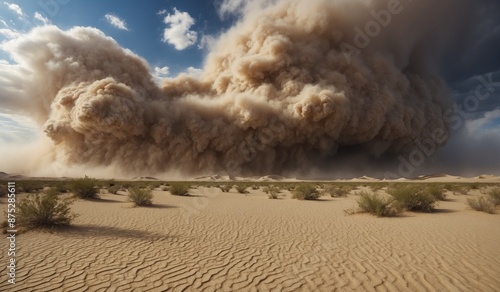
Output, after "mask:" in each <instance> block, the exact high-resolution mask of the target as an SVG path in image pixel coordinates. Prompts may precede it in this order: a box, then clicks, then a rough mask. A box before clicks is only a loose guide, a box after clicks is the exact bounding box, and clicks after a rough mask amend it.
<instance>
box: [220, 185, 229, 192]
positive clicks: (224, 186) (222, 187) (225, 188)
mask: <svg viewBox="0 0 500 292" xmlns="http://www.w3.org/2000/svg"><path fill="white" fill-rule="evenodd" d="M219 189H221V191H222V192H223V193H227V192H229V191H230V190H231V186H227V185H220V186H219Z"/></svg>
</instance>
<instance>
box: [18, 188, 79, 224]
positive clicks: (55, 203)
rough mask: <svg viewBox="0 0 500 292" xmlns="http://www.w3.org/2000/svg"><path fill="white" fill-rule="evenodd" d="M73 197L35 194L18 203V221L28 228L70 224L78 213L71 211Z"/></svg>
mask: <svg viewBox="0 0 500 292" xmlns="http://www.w3.org/2000/svg"><path fill="white" fill-rule="evenodd" d="M72 203H73V199H71V198H69V197H64V198H62V197H60V196H57V195H53V194H35V195H30V196H29V197H27V198H24V199H22V200H21V202H20V203H19V204H18V205H17V212H18V217H17V220H18V221H17V222H18V224H19V225H20V226H22V227H25V228H27V229H31V228H37V227H42V228H46V227H55V226H64V225H69V224H70V222H71V220H73V219H74V218H76V216H77V215H75V214H72V213H71V212H70V205H71V204H72Z"/></svg>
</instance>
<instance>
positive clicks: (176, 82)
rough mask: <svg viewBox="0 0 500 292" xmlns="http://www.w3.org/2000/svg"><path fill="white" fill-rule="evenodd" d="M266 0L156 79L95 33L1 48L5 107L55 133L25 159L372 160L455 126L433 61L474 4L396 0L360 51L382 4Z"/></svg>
mask: <svg viewBox="0 0 500 292" xmlns="http://www.w3.org/2000/svg"><path fill="white" fill-rule="evenodd" d="M262 3H263V2H257V1H254V2H251V3H250V4H248V5H247V6H245V7H242V6H241V5H239V7H240V6H241V7H240V8H241V10H240V12H241V16H240V19H239V20H238V21H237V22H236V24H235V25H234V27H232V28H231V29H229V30H228V31H227V32H225V33H223V34H222V35H220V37H219V38H218V40H217V42H216V43H215V44H214V45H213V46H212V47H211V49H210V52H209V53H208V55H207V57H206V61H205V66H204V68H203V72H202V74H201V76H200V77H199V78H195V77H191V76H188V75H180V76H178V77H176V78H173V79H169V80H167V81H165V83H164V84H162V85H161V86H159V85H157V84H156V83H155V82H154V78H153V77H152V76H151V73H150V72H151V70H150V68H149V65H148V64H147V62H146V61H145V60H143V59H142V58H141V57H139V56H137V55H135V54H134V53H132V52H131V51H128V50H126V49H123V48H122V47H120V45H119V44H118V43H116V42H115V41H114V40H113V39H112V38H110V37H107V36H106V35H104V34H103V33H102V32H101V31H99V30H98V29H95V28H86V27H74V28H71V29H69V30H67V31H63V30H61V29H59V28H57V27H55V26H45V27H39V28H35V29H34V30H33V31H31V32H30V33H28V34H26V35H22V36H20V37H18V38H16V39H13V40H11V41H9V42H7V43H6V44H5V45H4V49H5V50H7V51H8V52H10V53H11V55H12V57H13V59H14V60H15V61H16V62H17V63H18V64H16V65H10V66H11V69H12V70H13V71H12V72H14V73H9V75H8V76H7V77H6V78H7V79H8V82H9V85H10V87H7V89H6V91H7V92H8V93H9V94H8V95H7V96H6V98H5V99H4V101H3V106H4V107H6V108H8V109H10V110H12V111H15V112H20V113H23V114H28V115H30V116H33V117H34V118H35V119H36V121H37V122H38V123H40V125H43V131H44V132H45V134H46V136H47V137H49V138H50V140H51V142H50V143H47V142H44V145H46V146H45V147H44V151H43V155H41V154H39V153H38V152H36V153H35V154H33V155H34V156H35V157H37V156H38V157H43V159H40V160H39V161H40V166H39V167H43V165H47V163H49V164H50V163H53V162H54V161H56V162H59V163H62V164H64V165H68V166H84V167H87V168H92V167H97V168H99V167H103V168H109V169H112V170H114V171H116V172H117V173H124V174H132V175H135V174H145V173H147V174H157V173H166V172H170V171H175V172H179V173H182V174H186V175H198V174H207V173H215V172H229V173H231V174H240V175H258V174H269V173H279V174H283V173H294V172H298V173H300V172H308V171H311V170H312V169H314V170H315V171H316V170H317V171H319V172H321V171H323V170H325V169H326V170H328V169H330V168H331V169H335V168H337V167H342V166H345V165H349V164H351V163H361V164H362V163H363V162H366V163H368V161H370V165H371V167H372V168H376V166H377V163H378V162H380V163H381V164H385V161H386V160H387V159H388V158H387V157H393V156H397V155H398V154H405V153H408V152H410V151H412V150H413V149H414V148H415V141H429V140H432V141H434V140H436V139H435V135H436V134H435V133H436V129H438V130H440V131H441V136H444V137H446V136H448V135H449V134H450V130H449V125H448V123H447V120H446V117H445V111H446V110H447V108H448V107H449V106H450V104H451V93H450V91H449V89H448V86H447V84H446V82H445V79H444V77H443V76H442V75H441V73H442V70H441V69H442V68H440V60H441V59H442V58H443V56H446V54H449V52H450V51H451V50H452V51H453V54H459V53H460V52H457V50H458V49H457V48H456V47H450V46H453V45H455V44H456V43H457V39H462V40H464V41H465V42H466V40H467V38H468V37H469V36H468V33H472V32H473V31H474V27H475V25H479V22H478V19H477V18H476V16H477V15H476V14H475V6H474V4H472V3H464V1H458V0H446V1H441V2H440V3H433V2H432V1H418V3H416V2H415V3H414V2H411V1H401V5H400V7H399V8H400V10H401V11H400V13H398V14H391V15H390V17H391V20H390V22H389V23H388V25H387V26H386V27H383V26H382V27H381V29H380V33H378V34H377V35H376V36H374V37H369V45H368V46H367V47H365V48H357V47H356V46H355V39H356V36H357V31H356V30H355V28H360V29H361V30H363V31H364V27H365V26H366V24H367V23H368V22H370V21H374V16H373V14H371V13H370V11H375V12H380V11H382V10H387V9H388V8H387V2H386V1H361V0H360V1H327V0H311V1H307V2H304V1H299V0H292V1H273V3H272V4H262ZM444 16H445V17H444ZM422 19H425V22H422ZM346 43H347V44H349V45H350V46H351V47H350V48H351V49H353V50H348V49H346V48H347V47H346V45H345V44H346ZM346 50H347V51H346ZM462 50H463V51H464V52H467V48H466V47H465V48H462ZM346 52H347V53H346ZM442 142H443V143H444V142H445V141H442ZM443 143H438V144H443ZM337 153H341V154H342V155H340V154H339V155H336V154H337ZM343 153H347V154H345V156H344V155H343ZM346 157H347V158H346ZM350 157H353V159H352V160H350V159H349V158H350ZM34 159H35V160H36V158H34ZM42 161H43V162H42ZM377 161H378V162H377ZM30 168H31V169H33V168H36V167H33V166H30ZM318 169H319V170H318ZM326 172H328V171H326Z"/></svg>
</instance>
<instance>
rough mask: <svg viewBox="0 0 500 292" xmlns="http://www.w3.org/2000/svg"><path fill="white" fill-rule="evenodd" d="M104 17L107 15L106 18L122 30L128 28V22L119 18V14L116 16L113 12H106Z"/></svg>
mask: <svg viewBox="0 0 500 292" xmlns="http://www.w3.org/2000/svg"><path fill="white" fill-rule="evenodd" d="M104 17H106V20H107V21H108V22H109V24H111V25H112V26H114V27H116V28H118V29H122V30H128V28H127V23H125V20H122V19H120V18H118V16H115V15H113V14H109V13H108V14H106V15H105V16H104Z"/></svg>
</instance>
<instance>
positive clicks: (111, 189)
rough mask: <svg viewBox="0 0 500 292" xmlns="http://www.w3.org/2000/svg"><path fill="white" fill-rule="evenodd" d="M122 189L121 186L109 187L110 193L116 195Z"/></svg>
mask: <svg viewBox="0 0 500 292" xmlns="http://www.w3.org/2000/svg"><path fill="white" fill-rule="evenodd" d="M120 189H121V187H120V186H119V185H112V186H110V187H108V193H110V194H114V195H116V194H117V193H118V191H120Z"/></svg>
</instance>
